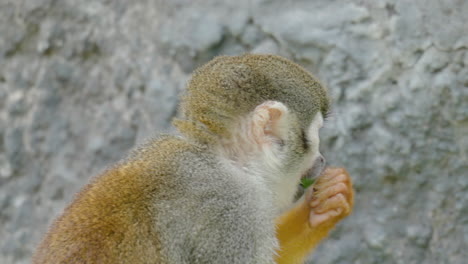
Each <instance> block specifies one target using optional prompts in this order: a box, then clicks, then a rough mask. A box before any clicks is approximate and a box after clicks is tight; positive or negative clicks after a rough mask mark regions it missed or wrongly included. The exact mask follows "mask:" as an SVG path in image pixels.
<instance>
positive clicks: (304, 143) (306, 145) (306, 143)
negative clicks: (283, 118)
mask: <svg viewBox="0 0 468 264" xmlns="http://www.w3.org/2000/svg"><path fill="white" fill-rule="evenodd" d="M301 137H302V138H301V140H302V148H303V149H304V150H307V149H309V140H308V139H307V136H306V133H305V132H304V130H302V133H301Z"/></svg>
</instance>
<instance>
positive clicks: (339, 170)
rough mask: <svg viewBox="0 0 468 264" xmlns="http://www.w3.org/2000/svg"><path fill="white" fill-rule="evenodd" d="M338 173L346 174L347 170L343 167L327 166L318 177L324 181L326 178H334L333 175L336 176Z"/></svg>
mask: <svg viewBox="0 0 468 264" xmlns="http://www.w3.org/2000/svg"><path fill="white" fill-rule="evenodd" d="M340 174H348V172H347V171H346V169H344V168H331V167H328V168H326V169H325V170H324V171H323V172H322V174H321V175H320V177H319V178H318V179H319V180H320V179H323V180H324V181H327V180H329V179H332V178H334V177H336V176H337V175H340Z"/></svg>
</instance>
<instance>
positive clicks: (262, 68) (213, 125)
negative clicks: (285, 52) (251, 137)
mask: <svg viewBox="0 0 468 264" xmlns="http://www.w3.org/2000/svg"><path fill="white" fill-rule="evenodd" d="M270 100H271V101H279V102H281V103H283V104H285V105H286V106H287V107H288V108H289V109H290V110H292V111H291V112H292V113H293V114H294V115H296V117H297V118H298V119H299V124H301V126H302V127H301V129H302V130H304V129H306V126H308V125H309V124H310V122H311V119H312V118H313V117H314V115H315V113H317V112H319V111H320V112H322V113H323V114H325V113H327V112H328V109H329V105H330V101H329V98H328V96H327V92H326V89H325V88H324V86H323V85H322V84H321V83H320V82H319V81H318V80H317V79H316V78H315V77H314V76H312V75H311V74H310V73H308V72H307V71H306V70H305V69H304V68H302V67H301V66H299V65H298V64H296V63H294V62H291V61H289V60H287V59H285V58H282V57H279V56H275V55H259V54H245V55H242V56H220V57H217V58H215V59H213V60H212V61H211V62H209V63H207V64H206V65H204V66H202V67H200V68H199V69H197V70H196V71H195V73H194V74H193V76H192V78H191V80H190V82H189V84H188V87H187V94H186V95H185V96H184V97H183V99H182V105H181V106H182V111H183V114H184V117H183V118H182V119H177V120H175V121H174V125H175V126H176V127H177V128H178V129H179V130H180V131H181V132H182V133H183V134H185V135H186V136H189V137H190V138H192V139H195V140H197V141H200V142H203V143H213V142H214V141H216V140H217V139H218V138H229V137H230V131H232V129H231V126H232V125H235V124H237V122H236V121H237V120H238V119H239V118H240V117H243V116H245V115H247V114H248V113H250V112H252V111H253V110H254V109H255V107H256V106H258V105H260V104H261V103H263V102H265V101H270Z"/></svg>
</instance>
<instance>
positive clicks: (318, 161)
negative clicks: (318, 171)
mask: <svg viewBox="0 0 468 264" xmlns="http://www.w3.org/2000/svg"><path fill="white" fill-rule="evenodd" d="M315 162H316V163H318V164H320V166H321V167H325V165H326V164H327V160H326V159H325V158H324V157H323V156H322V155H320V156H318V157H317V160H316V161H315Z"/></svg>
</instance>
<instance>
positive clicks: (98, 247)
mask: <svg viewBox="0 0 468 264" xmlns="http://www.w3.org/2000/svg"><path fill="white" fill-rule="evenodd" d="M328 108H329V100H328V97H327V94H326V91H325V89H324V87H323V86H322V85H321V84H320V83H319V82H318V81H317V80H316V79H315V78H314V77H313V76H312V75H310V74H309V73H308V72H306V71H305V70H304V69H303V68H301V67H300V66H298V65H297V64H295V63H293V62H291V61H289V60H286V59H284V58H281V57H278V56H273V55H243V56H233V57H230V56H222V57H217V58H216V59H214V60H212V61H211V62H209V63H207V64H206V65H204V66H202V67H201V68H199V69H198V70H196V71H195V73H194V75H193V76H192V78H191V80H190V82H189V84H188V88H187V94H186V96H185V97H184V98H183V101H182V110H183V113H184V116H183V117H182V118H180V119H178V120H175V121H174V125H175V126H176V127H177V128H178V129H179V131H180V132H181V135H180V136H171V135H166V136H161V137H159V138H158V139H154V140H151V141H148V142H147V143H145V144H143V145H141V146H140V147H138V148H136V149H135V150H133V151H132V152H131V153H130V154H129V155H128V157H127V158H125V159H123V160H122V161H120V162H119V163H118V164H116V165H114V166H113V167H111V168H109V169H108V170H107V171H105V172H104V173H102V174H101V175H100V176H98V177H96V178H94V179H93V180H92V181H91V183H90V184H88V185H87V186H86V187H84V188H83V189H82V190H81V191H80V192H79V193H78V195H77V196H76V198H75V200H74V201H73V202H72V203H71V204H70V205H69V206H68V207H67V208H66V209H65V211H64V213H63V214H62V215H61V216H60V217H59V218H58V219H57V220H56V221H55V222H54V223H53V225H52V227H51V228H50V230H49V231H48V233H47V234H46V236H45V238H44V240H43V241H42V242H41V244H40V245H39V247H38V249H37V251H36V252H35V255H34V256H33V263H36V264H39V263H88V264H89V263H100V264H106V263H230V264H231V263H240V264H245V263H300V262H302V261H303V260H304V259H305V257H306V256H307V254H309V253H310V251H311V250H312V249H313V248H314V246H315V245H316V244H317V243H318V242H319V241H320V239H322V238H324V237H325V236H327V233H328V231H329V230H330V229H332V228H333V226H334V225H335V223H337V222H338V221H339V220H340V219H342V218H343V217H345V216H346V215H348V214H349V213H350V211H351V208H352V199H353V191H352V188H351V182H350V179H349V176H348V175H347V173H346V172H345V171H344V170H343V169H326V170H325V172H324V173H323V174H322V175H321V176H320V177H319V178H318V179H317V182H316V183H315V184H314V186H313V187H311V188H309V190H308V191H307V193H306V194H305V195H304V196H303V198H301V199H300V200H299V201H297V202H296V203H295V204H294V205H293V199H294V197H295V194H296V192H297V186H298V184H299V182H300V180H301V177H303V176H304V175H305V177H309V176H310V174H311V173H312V171H314V170H312V169H311V167H312V166H313V165H314V163H316V165H317V163H320V164H321V166H322V167H323V165H324V164H323V162H324V159H323V158H322V156H321V155H320V153H319V136H318V135H319V129H320V127H321V126H322V124H323V116H324V114H325V113H327V111H328Z"/></svg>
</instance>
